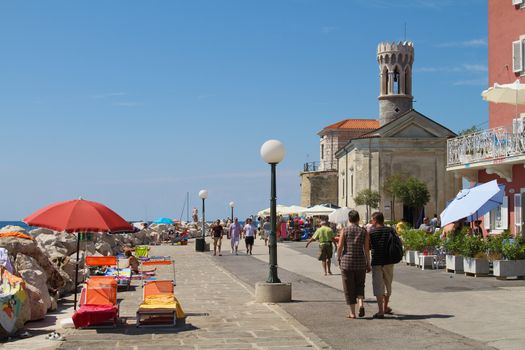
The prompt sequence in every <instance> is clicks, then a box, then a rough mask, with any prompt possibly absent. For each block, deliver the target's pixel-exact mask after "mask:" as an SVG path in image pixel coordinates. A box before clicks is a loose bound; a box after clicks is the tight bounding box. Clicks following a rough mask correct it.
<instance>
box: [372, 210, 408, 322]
mask: <svg viewBox="0 0 525 350" xmlns="http://www.w3.org/2000/svg"><path fill="white" fill-rule="evenodd" d="M399 243H400V241H399V238H398V237H397V234H396V233H395V231H394V229H393V228H391V227H388V226H385V218H384V216H383V213H381V212H375V213H373V214H372V227H371V228H370V249H371V250H372V264H371V265H372V287H373V290H374V295H375V297H376V299H377V307H378V312H377V313H376V314H375V315H374V318H384V317H385V314H391V313H392V309H391V308H390V307H389V306H388V303H389V301H390V296H391V295H392V280H393V278H394V264H395V263H398V262H399V261H400V256H401V255H402V250H401V254H399V252H398V251H397V250H398V249H396V248H398V246H399ZM398 258H399V260H398Z"/></svg>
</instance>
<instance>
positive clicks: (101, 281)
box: [72, 276, 119, 328]
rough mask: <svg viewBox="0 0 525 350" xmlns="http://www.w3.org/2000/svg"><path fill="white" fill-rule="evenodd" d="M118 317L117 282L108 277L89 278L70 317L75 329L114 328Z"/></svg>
mask: <svg viewBox="0 0 525 350" xmlns="http://www.w3.org/2000/svg"><path fill="white" fill-rule="evenodd" d="M118 317H119V308H118V304H117V281H116V280H115V279H114V278H113V277H110V276H92V277H90V278H89V280H87V282H86V286H85V287H84V289H83V290H82V293H81V296H80V308H79V309H78V310H77V311H75V313H74V314H73V317H72V318H73V323H74V324H75V328H87V327H94V326H96V327H97V328H98V327H107V326H110V327H116V325H117V320H118Z"/></svg>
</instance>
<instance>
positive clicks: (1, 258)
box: [0, 248, 13, 273]
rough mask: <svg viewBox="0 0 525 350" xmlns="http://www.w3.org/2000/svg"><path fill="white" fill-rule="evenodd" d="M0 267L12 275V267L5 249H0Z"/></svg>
mask: <svg viewBox="0 0 525 350" xmlns="http://www.w3.org/2000/svg"><path fill="white" fill-rule="evenodd" d="M0 266H3V267H5V269H6V270H7V271H9V272H10V273H13V265H11V259H9V252H8V251H7V249H5V248H0Z"/></svg>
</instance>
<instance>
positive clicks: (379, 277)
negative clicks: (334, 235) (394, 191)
mask: <svg viewBox="0 0 525 350" xmlns="http://www.w3.org/2000/svg"><path fill="white" fill-rule="evenodd" d="M348 220H349V225H348V226H347V227H345V228H343V229H342V230H341V231H340V234H339V244H338V247H337V259H338V261H339V267H340V269H341V275H342V279H343V289H344V293H345V298H346V303H347V304H348V305H349V306H350V313H349V314H348V316H347V317H348V318H356V305H359V313H358V316H359V317H363V316H364V315H365V308H364V306H363V299H364V296H365V279H366V273H367V272H370V271H371V272H372V287H373V291H374V296H375V297H376V299H377V306H378V312H377V313H376V314H374V316H373V318H384V315H385V314H390V313H392V309H391V308H390V307H389V306H388V303H389V301H390V295H391V294H392V279H393V276H394V265H393V264H391V263H389V261H388V260H389V258H388V256H387V249H386V247H387V242H388V240H389V237H390V234H392V232H393V229H392V228H391V227H388V226H385V225H384V221H385V219H384V216H383V214H382V213H380V212H375V213H373V214H372V220H371V224H372V225H371V226H370V229H369V231H368V232H367V230H365V229H364V228H363V227H361V226H359V213H358V212H357V211H355V210H351V211H350V212H349V213H348ZM393 234H395V231H394V232H393ZM370 251H372V259H370ZM385 289H386V291H385Z"/></svg>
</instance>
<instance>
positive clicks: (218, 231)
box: [211, 220, 223, 256]
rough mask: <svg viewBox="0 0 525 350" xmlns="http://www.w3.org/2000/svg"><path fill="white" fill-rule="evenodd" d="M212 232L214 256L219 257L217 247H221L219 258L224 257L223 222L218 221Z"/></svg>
mask: <svg viewBox="0 0 525 350" xmlns="http://www.w3.org/2000/svg"><path fill="white" fill-rule="evenodd" d="M211 230H212V232H213V255H217V247H219V256H222V254H221V243H222V235H223V229H222V225H221V221H220V220H217V221H216V222H215V224H213V226H212V227H211Z"/></svg>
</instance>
